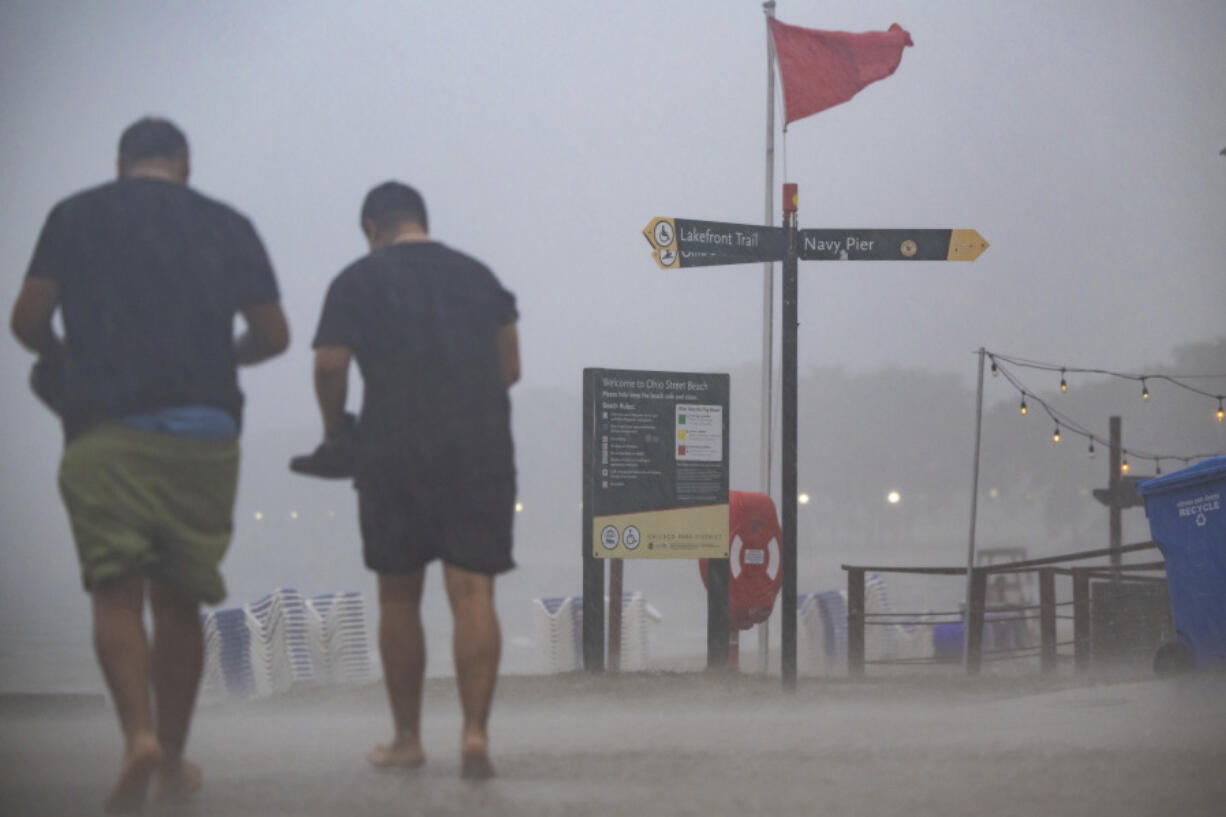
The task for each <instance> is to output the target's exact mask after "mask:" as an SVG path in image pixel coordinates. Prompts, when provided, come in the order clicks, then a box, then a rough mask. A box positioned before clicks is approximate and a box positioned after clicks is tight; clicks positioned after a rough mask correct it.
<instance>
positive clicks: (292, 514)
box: [289, 511, 298, 519]
mask: <svg viewBox="0 0 1226 817" xmlns="http://www.w3.org/2000/svg"><path fill="white" fill-rule="evenodd" d="M289 518H290V519H297V518H298V512H297V511H290V512H289Z"/></svg>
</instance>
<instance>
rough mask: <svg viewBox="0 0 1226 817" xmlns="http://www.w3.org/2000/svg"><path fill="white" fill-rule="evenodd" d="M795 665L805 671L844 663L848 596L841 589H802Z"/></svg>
mask: <svg viewBox="0 0 1226 817" xmlns="http://www.w3.org/2000/svg"><path fill="white" fill-rule="evenodd" d="M796 607H797V616H798V618H799V619H800V634H801V637H800V638H799V639H797V653H798V655H797V658H798V662H797V663H798V665H799V666H800V668H802V669H803V670H804V671H806V672H831V671H834V670H838V669H842V668H843V667H846V666H847V596H846V593H845V592H844V591H842V590H827V591H825V592H822V593H805V594H804V595H802V596H800V597H799V598H798V599H797V603H796Z"/></svg>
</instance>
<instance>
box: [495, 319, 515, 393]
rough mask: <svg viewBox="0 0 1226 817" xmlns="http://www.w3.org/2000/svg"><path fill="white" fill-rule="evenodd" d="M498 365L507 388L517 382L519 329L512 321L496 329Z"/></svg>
mask: <svg viewBox="0 0 1226 817" xmlns="http://www.w3.org/2000/svg"><path fill="white" fill-rule="evenodd" d="M498 365H499V366H501V367H502V382H503V383H504V384H505V385H506V386H507V388H510V387H511V386H512V385H513V384H515V383H518V382H519V330H518V329H516V328H515V324H513V323H508V324H507V325H506V326H503V327H500V328H499V329H498Z"/></svg>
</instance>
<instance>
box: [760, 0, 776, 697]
mask: <svg viewBox="0 0 1226 817" xmlns="http://www.w3.org/2000/svg"><path fill="white" fill-rule="evenodd" d="M762 11H763V12H764V13H765V14H766V212H765V218H766V220H765V221H764V222H763V223H764V224H765V225H766V226H768V227H770V226H772V225H773V224H774V223H775V189H774V188H775V41H774V39H773V38H772V37H771V29H770V20H771V18H773V17H774V16H775V0H766V2H765V3H763V4H762ZM774 324H775V265H774V263H773V262H771V261H767V262H766V263H765V264H763V265H762V400H761V404H760V405H761V407H762V424H761V425H762V434H761V439H760V441H759V444H760V446H761V448H760V453H759V458H760V463H761V471H760V479H759V486H760V487H761V490H762V493H764V494H766V495H767V496H770V492H771V423H772V420H773V419H774V417H773V414H774V406H773V405H772V404H771V388H772V386H773V385H774V384H773V377H772V370H773V369H774V348H775V326H774ZM769 669H770V619H767V620H766V621H763V622H762V623H761V624H759V625H758V672H760V673H763V674H765V673H766V672H767V671H768V670H769Z"/></svg>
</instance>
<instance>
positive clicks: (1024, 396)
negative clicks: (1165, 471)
mask: <svg viewBox="0 0 1226 817" xmlns="http://www.w3.org/2000/svg"><path fill="white" fill-rule="evenodd" d="M1018 411H1020V412H1021V413H1022V414H1025V413H1026V412H1027V411H1028V409H1027V408H1026V395H1024V394H1023V395H1022V405H1021V407H1020V408H1018ZM1220 413H1221V412H1219V414H1220ZM1219 419H1220V418H1219Z"/></svg>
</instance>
